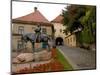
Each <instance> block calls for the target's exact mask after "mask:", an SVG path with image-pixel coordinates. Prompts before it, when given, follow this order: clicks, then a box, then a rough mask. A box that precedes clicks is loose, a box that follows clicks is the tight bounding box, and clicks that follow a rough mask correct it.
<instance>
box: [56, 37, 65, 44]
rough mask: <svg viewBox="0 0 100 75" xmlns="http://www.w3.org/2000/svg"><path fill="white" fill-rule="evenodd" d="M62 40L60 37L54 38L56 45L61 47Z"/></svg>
mask: <svg viewBox="0 0 100 75" xmlns="http://www.w3.org/2000/svg"><path fill="white" fill-rule="evenodd" d="M63 44H64V43H63V38H62V37H57V38H56V45H63Z"/></svg>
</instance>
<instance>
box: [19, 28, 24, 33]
mask: <svg viewBox="0 0 100 75" xmlns="http://www.w3.org/2000/svg"><path fill="white" fill-rule="evenodd" d="M23 33H24V26H19V27H18V34H23Z"/></svg>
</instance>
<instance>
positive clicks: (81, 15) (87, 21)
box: [62, 5, 96, 44]
mask: <svg viewBox="0 0 100 75" xmlns="http://www.w3.org/2000/svg"><path fill="white" fill-rule="evenodd" d="M62 14H63V17H64V19H63V24H64V25H65V26H66V30H65V31H67V32H71V33H72V32H73V31H74V30H77V29H78V27H79V26H80V25H82V26H83V27H84V29H83V30H82V32H78V33H75V34H76V37H77V42H79V43H80V44H82V43H93V42H95V34H94V33H93V32H94V31H95V30H96V7H95V6H84V5H70V6H68V7H66V10H63V13H62Z"/></svg>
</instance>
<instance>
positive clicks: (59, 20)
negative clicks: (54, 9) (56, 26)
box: [51, 15, 63, 23]
mask: <svg viewBox="0 0 100 75" xmlns="http://www.w3.org/2000/svg"><path fill="white" fill-rule="evenodd" d="M62 20H63V16H62V15H59V16H57V17H56V18H55V19H54V20H52V21H51V22H56V23H62Z"/></svg>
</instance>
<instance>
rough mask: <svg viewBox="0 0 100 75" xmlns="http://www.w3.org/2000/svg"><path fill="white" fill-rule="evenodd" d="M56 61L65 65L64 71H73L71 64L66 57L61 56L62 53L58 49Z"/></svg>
mask: <svg viewBox="0 0 100 75" xmlns="http://www.w3.org/2000/svg"><path fill="white" fill-rule="evenodd" d="M56 59H57V60H58V61H60V62H61V64H63V65H64V70H73V68H72V66H71V65H70V64H69V62H68V61H67V60H66V59H65V57H64V56H63V55H62V54H61V52H60V51H59V50H58V49H57V58H56Z"/></svg>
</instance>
